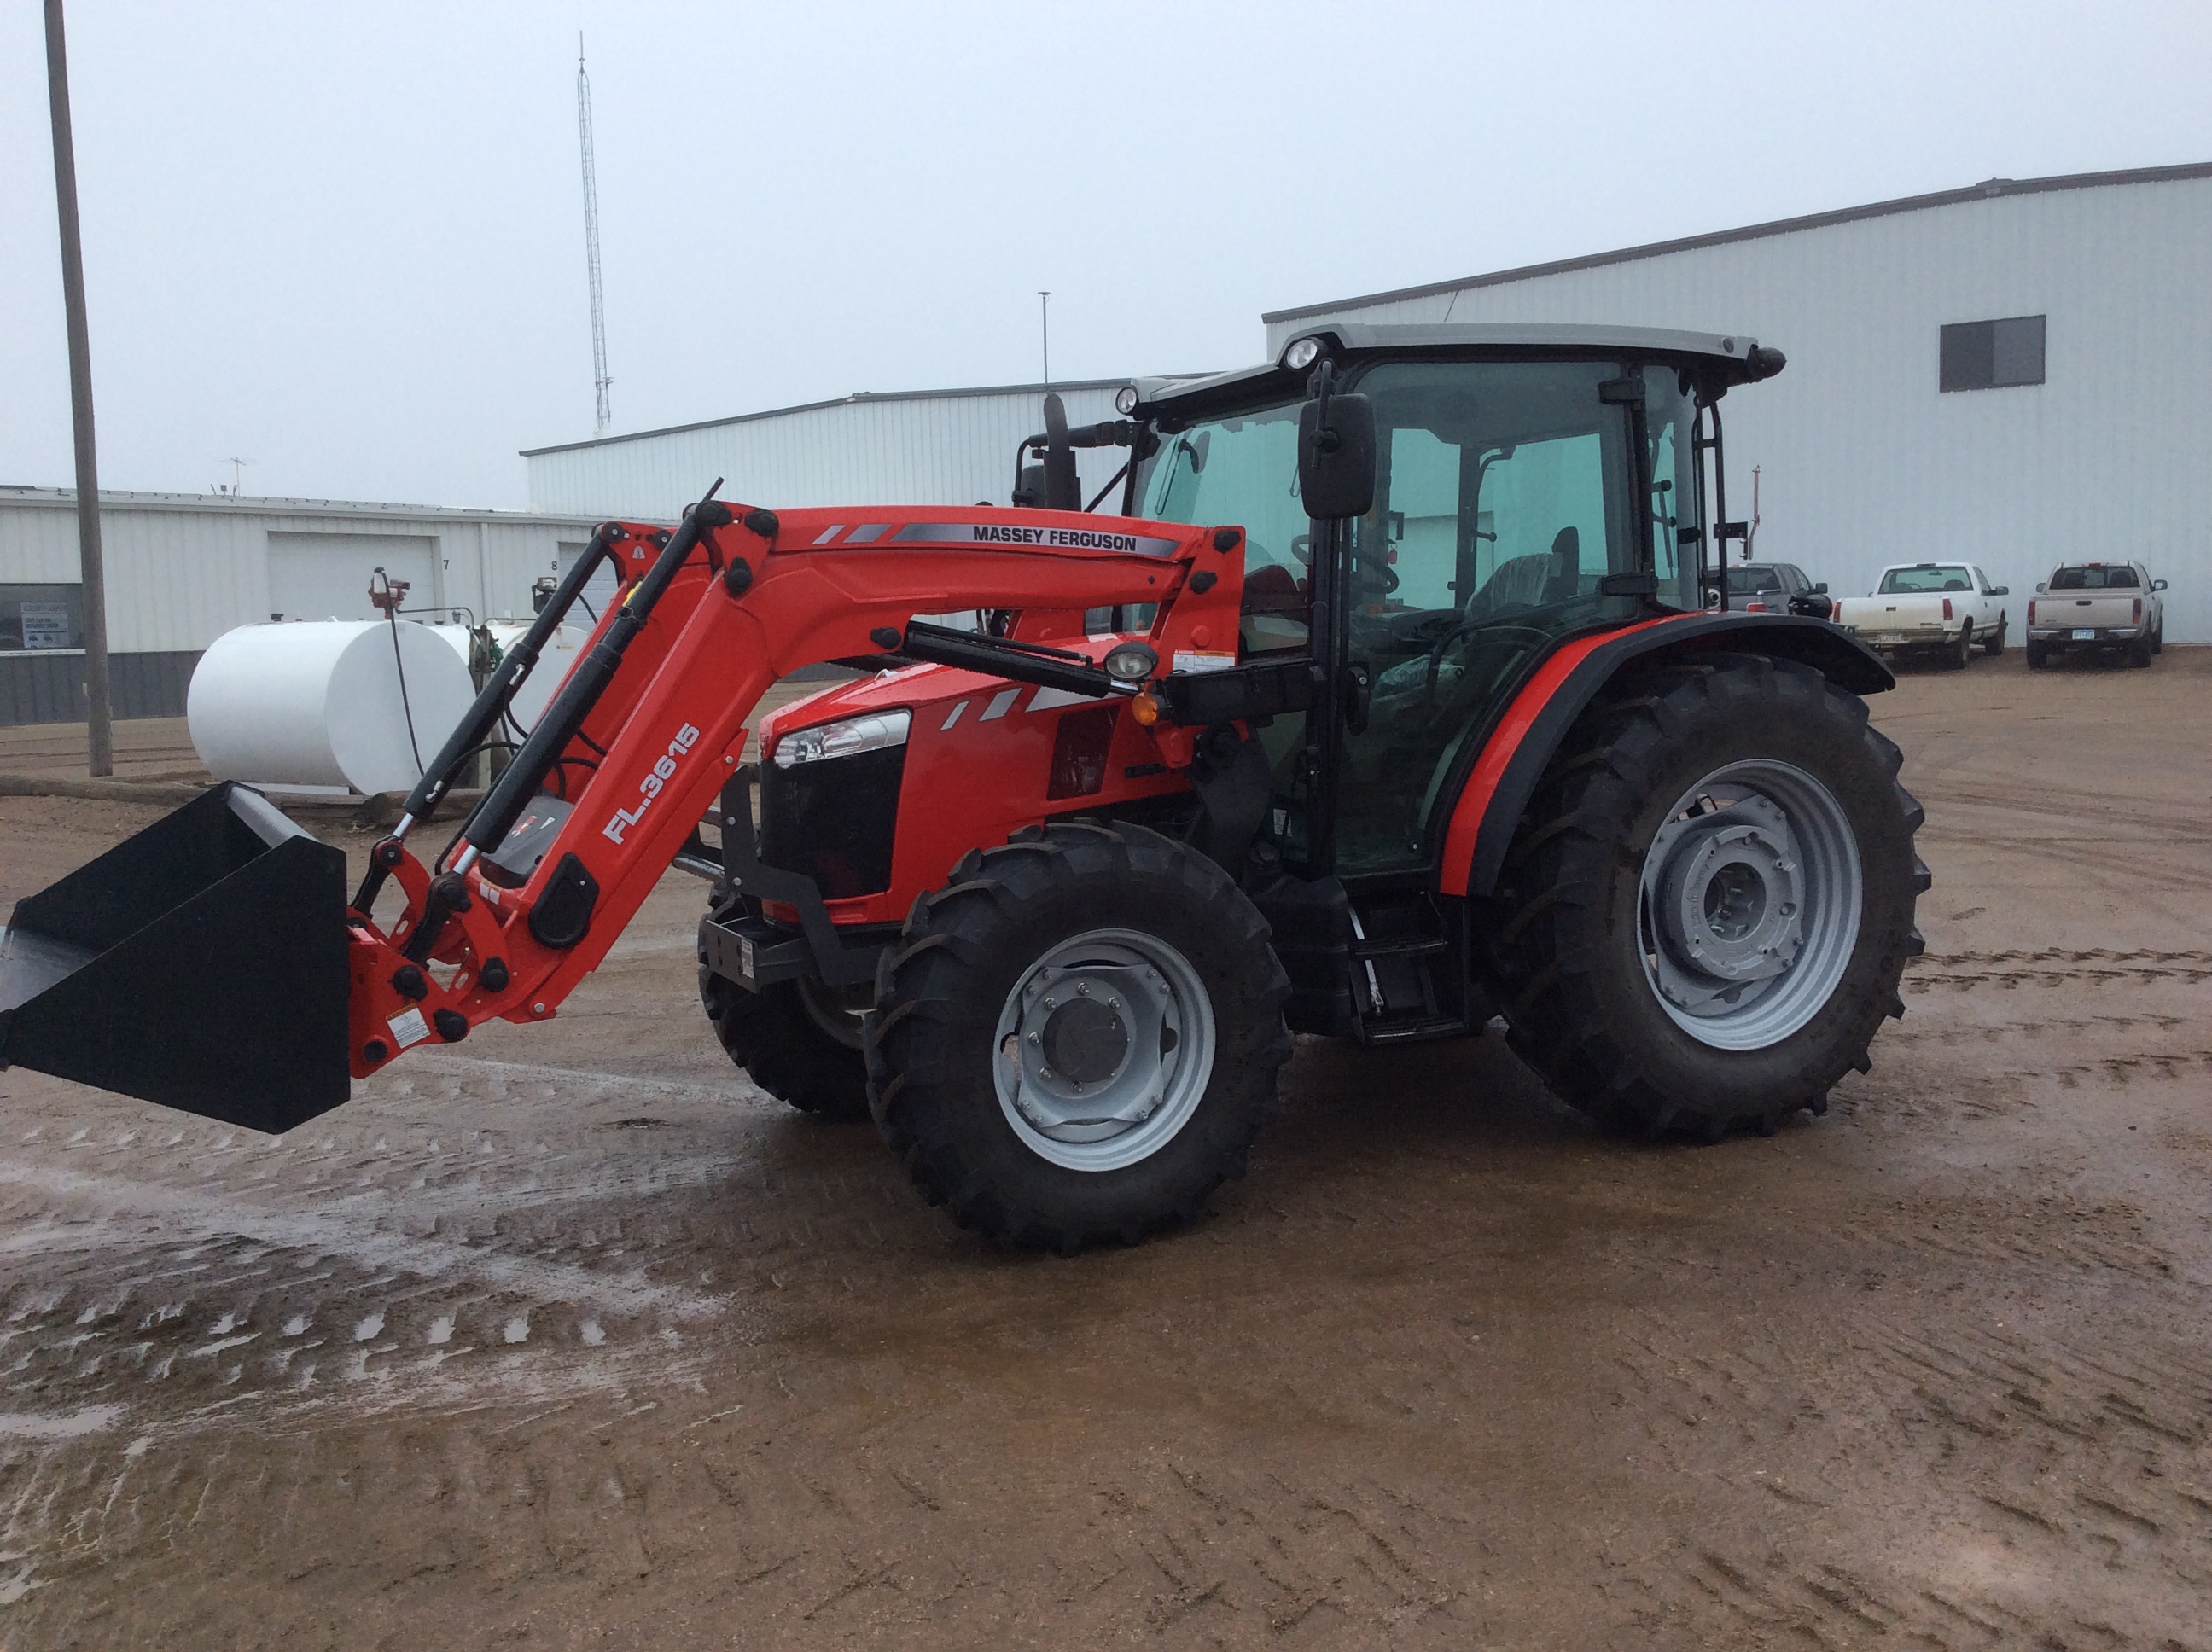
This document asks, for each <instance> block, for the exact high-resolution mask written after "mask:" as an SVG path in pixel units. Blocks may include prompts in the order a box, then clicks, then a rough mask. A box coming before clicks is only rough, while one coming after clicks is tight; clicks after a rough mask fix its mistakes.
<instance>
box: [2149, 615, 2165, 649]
mask: <svg viewBox="0 0 2212 1652" xmlns="http://www.w3.org/2000/svg"><path fill="white" fill-rule="evenodd" d="M2150 651H2151V653H2154V654H2162V653H2165V652H2166V616H2164V615H2162V614H2161V615H2160V616H2159V621H2158V624H2157V626H2156V627H2155V628H2154V629H2153V630H2152V632H2151V634H2150Z"/></svg>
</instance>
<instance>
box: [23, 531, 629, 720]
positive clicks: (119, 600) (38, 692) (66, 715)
mask: <svg viewBox="0 0 2212 1652" xmlns="http://www.w3.org/2000/svg"><path fill="white" fill-rule="evenodd" d="M592 520H593V519H585V518H577V517H569V516H549V517H524V516H521V515H520V514H518V513H513V512H508V513H498V514H494V513H477V512H468V511H448V510H441V509H438V508H435V507H409V506H404V505H387V506H378V505H367V506H363V505H346V504H338V503H331V504H328V505H318V504H317V503H315V502H313V501H259V500H252V499H248V500H243V501H238V502H237V503H235V504H233V503H231V502H228V501H212V500H208V499H204V498H200V497H197V496H196V495H151V494H140V495H130V494H116V495H108V494H106V493H103V494H102V495H101V503H100V543H101V546H102V550H103V554H104V555H105V557H106V568H107V643H108V648H109V650H110V652H111V654H112V661H113V666H112V671H113V681H114V689H115V706H116V714H117V715H118V716H119V717H163V716H176V715H179V714H181V713H182V711H183V709H184V684H185V683H186V682H189V680H190V678H191V665H192V663H193V662H195V661H197V659H198V658H199V655H200V653H201V651H202V650H203V649H204V648H205V647H207V646H208V645H209V644H210V642H213V641H215V640H216V638H217V637H218V636H221V635H222V634H223V633H224V632H225V631H228V630H229V629H232V628H233V627H234V626H239V625H250V624H255V623H261V622H264V621H266V620H267V619H268V617H269V615H270V611H271V608H270V589H269V584H270V581H269V542H270V536H271V535H276V536H278V537H279V538H280V539H281V540H282V541H283V542H284V543H286V544H293V545H295V546H297V545H302V544H306V545H312V544H313V543H314V542H315V541H316V539H318V538H331V539H333V540H334V541H337V540H353V541H356V542H357V541H358V540H359V539H360V538H362V537H370V538H375V537H386V536H397V537H398V538H401V539H404V540H405V541H407V542H410V543H411V544H416V545H421V544H428V545H429V546H430V547H432V549H433V551H434V556H433V568H432V579H431V583H432V589H431V590H429V591H427V592H426V591H416V592H410V594H409V598H408V600H409V602H410V604H414V603H422V604H425V605H429V604H435V605H438V606H443V607H459V608H465V609H467V610H469V611H471V612H472V613H475V614H477V616H481V617H501V616H518V615H519V616H527V615H528V614H529V612H530V587H531V584H532V581H533V580H536V579H537V578H538V575H539V574H550V573H552V572H554V571H555V569H556V567H557V565H558V562H557V554H556V546H558V545H559V544H560V543H561V542H562V541H563V540H580V539H583V538H587V537H588V536H589V534H590V531H591V528H592ZM77 579H78V568H77V543H76V501H75V498H74V496H73V495H70V493H69V492H67V491H66V490H63V489H0V586H5V585H40V584H61V585H75V584H76V583H77ZM83 675H84V665H83V657H82V655H81V654H79V653H75V652H74V651H70V652H64V651H59V650H57V651H54V652H52V653H46V652H44V651H40V652H39V653H36V654H33V653H32V652H30V651H7V652H0V725H5V724H9V723H21V722H53V721H63V722H68V721H75V720H79V719H81V718H82V716H83V714H84V711H83V705H84V701H83V688H82V683H83Z"/></svg>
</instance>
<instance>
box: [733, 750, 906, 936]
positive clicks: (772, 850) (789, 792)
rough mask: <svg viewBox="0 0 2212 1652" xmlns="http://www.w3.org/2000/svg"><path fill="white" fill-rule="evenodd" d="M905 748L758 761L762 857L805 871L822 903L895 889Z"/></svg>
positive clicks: (784, 868) (783, 867)
mask: <svg viewBox="0 0 2212 1652" xmlns="http://www.w3.org/2000/svg"><path fill="white" fill-rule="evenodd" d="M905 772H906V747H905V746H903V745H896V746H893V747H891V748H890V750H885V751H864V752H860V753H859V754H858V755H857V756H850V757H829V758H825V759H823V761H821V762H811V763H798V764H795V765H793V767H792V768H777V767H776V766H775V764H774V763H772V762H769V763H763V764H762V765H761V842H760V858H761V859H762V860H763V862H764V863H765V864H767V865H771V866H779V867H781V868H782V869H783V870H784V871H786V872H804V873H805V874H806V876H808V877H809V878H812V879H813V880H814V883H815V886H816V887H817V888H818V889H819V890H821V891H822V895H823V899H825V900H830V901H836V900H842V899H844V898H846V897H847V896H854V895H879V894H881V893H882V892H883V891H884V890H887V889H889V888H890V886H891V843H892V840H893V838H894V836H895V835H896V832H897V830H898V806H899V781H900V780H901V778H902V776H903V775H904V774H905Z"/></svg>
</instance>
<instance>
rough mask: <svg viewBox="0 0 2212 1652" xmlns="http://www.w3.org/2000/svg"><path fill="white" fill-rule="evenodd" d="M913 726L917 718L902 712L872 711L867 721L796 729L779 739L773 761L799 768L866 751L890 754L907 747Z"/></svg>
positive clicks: (779, 765) (853, 719) (857, 719)
mask: <svg viewBox="0 0 2212 1652" xmlns="http://www.w3.org/2000/svg"><path fill="white" fill-rule="evenodd" d="M913 723H914V714H913V713H912V712H910V711H907V710H904V709H901V710H898V711H872V712H870V713H868V714H866V716H864V717H848V718H846V719H845V720H843V721H842V722H836V723H823V724H822V725H820V726H817V727H815V728H801V729H793V731H792V732H790V733H788V734H780V735H778V736H777V737H776V741H775V756H774V759H773V761H774V762H775V766H776V767H777V768H797V767H798V766H799V764H801V763H818V762H827V761H828V760H829V758H831V757H857V756H860V753H862V752H863V751H885V750H890V748H891V747H892V746H895V745H904V744H906V733H907V730H908V728H909V727H911V726H913Z"/></svg>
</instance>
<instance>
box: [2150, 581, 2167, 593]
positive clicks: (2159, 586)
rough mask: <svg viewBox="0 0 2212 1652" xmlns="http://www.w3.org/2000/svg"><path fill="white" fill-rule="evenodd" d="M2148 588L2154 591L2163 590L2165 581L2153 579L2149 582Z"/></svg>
mask: <svg viewBox="0 0 2212 1652" xmlns="http://www.w3.org/2000/svg"><path fill="white" fill-rule="evenodd" d="M2150 588H2151V589H2152V590H2154V591H2163V590H2165V589H2166V581H2165V580H2152V581H2151V582H2150Z"/></svg>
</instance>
